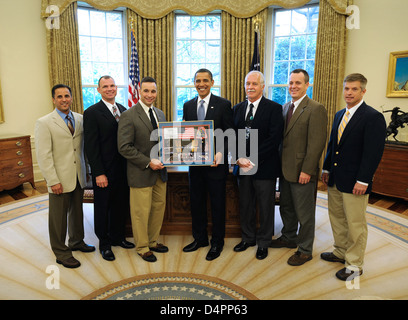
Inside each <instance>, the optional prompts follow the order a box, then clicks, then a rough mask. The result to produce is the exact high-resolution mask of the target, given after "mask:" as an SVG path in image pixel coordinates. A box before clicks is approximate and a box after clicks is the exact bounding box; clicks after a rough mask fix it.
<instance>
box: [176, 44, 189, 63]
mask: <svg viewBox="0 0 408 320" xmlns="http://www.w3.org/2000/svg"><path fill="white" fill-rule="evenodd" d="M190 44H191V43H190V41H177V62H183V63H188V62H190V61H191V53H190V51H191V47H190Z"/></svg>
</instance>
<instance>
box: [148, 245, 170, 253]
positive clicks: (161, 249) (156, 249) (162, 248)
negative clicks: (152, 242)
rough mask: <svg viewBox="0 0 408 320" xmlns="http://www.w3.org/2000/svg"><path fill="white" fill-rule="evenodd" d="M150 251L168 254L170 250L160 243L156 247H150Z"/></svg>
mask: <svg viewBox="0 0 408 320" xmlns="http://www.w3.org/2000/svg"><path fill="white" fill-rule="evenodd" d="M149 249H150V251H154V252H159V253H164V252H168V251H169V248H168V247H166V246H165V245H164V244H161V243H158V244H157V245H156V246H155V247H149Z"/></svg>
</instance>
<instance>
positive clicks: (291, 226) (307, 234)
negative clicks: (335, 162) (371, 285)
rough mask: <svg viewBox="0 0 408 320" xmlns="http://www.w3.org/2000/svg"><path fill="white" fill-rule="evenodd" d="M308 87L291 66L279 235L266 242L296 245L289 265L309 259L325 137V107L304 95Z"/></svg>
mask: <svg viewBox="0 0 408 320" xmlns="http://www.w3.org/2000/svg"><path fill="white" fill-rule="evenodd" d="M308 87H309V74H308V73H307V72H306V71H305V70H303V69H296V70H293V71H292V72H291V74H290V78H289V94H290V95H291V97H292V100H291V101H290V102H288V103H286V104H285V105H284V106H283V114H284V117H285V119H286V122H285V131H284V134H283V141H282V176H281V178H280V180H279V186H280V207H279V208H280V214H281V217H282V222H283V228H282V236H281V237H279V238H278V239H276V240H272V242H271V245H270V246H271V247H273V248H282V247H288V248H298V250H297V251H296V252H295V254H294V255H293V256H291V257H290V258H289V259H288V264H290V265H292V266H299V265H302V264H304V263H305V262H307V261H309V260H311V259H312V251H313V242H314V233H315V211H316V201H315V199H316V198H315V192H316V187H317V179H318V174H319V173H320V171H319V169H318V167H319V160H320V157H321V156H322V152H323V149H324V147H325V144H326V138H327V111H326V108H325V107H324V106H323V105H322V104H320V103H318V102H316V101H313V100H312V99H310V98H309V97H308V96H307V94H306V91H307V88H308Z"/></svg>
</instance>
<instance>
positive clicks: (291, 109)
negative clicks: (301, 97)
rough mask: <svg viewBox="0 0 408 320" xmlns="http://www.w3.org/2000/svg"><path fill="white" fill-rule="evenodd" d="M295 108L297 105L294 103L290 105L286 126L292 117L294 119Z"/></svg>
mask: <svg viewBox="0 0 408 320" xmlns="http://www.w3.org/2000/svg"><path fill="white" fill-rule="evenodd" d="M293 109H295V105H294V104H293V103H292V104H291V105H290V107H289V110H288V114H287V115H286V128H287V127H288V125H289V122H290V119H292V115H293Z"/></svg>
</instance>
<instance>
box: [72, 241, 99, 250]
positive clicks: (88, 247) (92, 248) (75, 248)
mask: <svg viewBox="0 0 408 320" xmlns="http://www.w3.org/2000/svg"><path fill="white" fill-rule="evenodd" d="M71 250H72V251H81V252H94V251H95V247H94V246H91V245H89V244H86V243H83V244H81V245H79V246H77V247H72V248H71Z"/></svg>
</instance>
